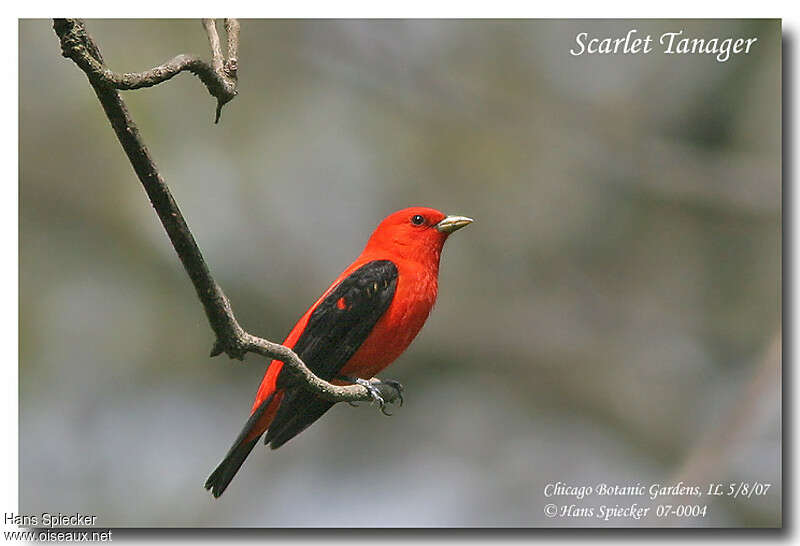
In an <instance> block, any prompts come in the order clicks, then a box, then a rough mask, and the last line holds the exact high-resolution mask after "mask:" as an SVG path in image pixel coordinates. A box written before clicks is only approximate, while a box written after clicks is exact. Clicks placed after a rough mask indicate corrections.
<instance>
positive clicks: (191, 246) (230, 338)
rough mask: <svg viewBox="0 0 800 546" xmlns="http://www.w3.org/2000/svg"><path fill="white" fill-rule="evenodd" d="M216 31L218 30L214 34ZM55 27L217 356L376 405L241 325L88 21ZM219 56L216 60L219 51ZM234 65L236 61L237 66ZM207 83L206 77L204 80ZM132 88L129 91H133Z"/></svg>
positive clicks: (386, 394)
mask: <svg viewBox="0 0 800 546" xmlns="http://www.w3.org/2000/svg"><path fill="white" fill-rule="evenodd" d="M228 21H229V22H226V27H227V28H228V29H229V30H228V32H229V34H228V54H229V59H228V65H229V66H228V70H231V69H232V68H233V69H234V74H235V67H236V58H235V56H234V55H235V54H236V50H237V48H238V37H239V33H238V28H239V27H238V23H236V22H235V20H234V19H230V20H228ZM204 26H206V29H207V31H208V33H209V41H210V42H211V46H212V50H219V49H220V46H219V38H218V37H217V38H216V46H215V45H214V37H215V36H216V27H215V26H213V25H208V24H206V23H205V22H204ZM211 28H213V32H212V30H211ZM53 29H54V30H55V32H56V35H57V36H58V37H59V39H60V40H61V49H62V53H63V55H64V56H65V57H68V58H70V59H72V60H73V61H75V63H76V64H77V65H78V66H79V67H80V68H81V69H82V70H83V71H84V72H85V73H86V75H87V77H88V78H89V83H90V84H91V85H92V88H93V89H94V92H95V94H96V95H97V98H98V99H99V100H100V104H101V105H102V106H103V110H105V113H106V116H107V117H108V120H109V121H110V122H111V127H112V128H113V129H114V132H115V133H116V135H117V138H118V139H119V142H120V144H121V145H122V148H123V150H125V153H126V154H127V156H128V159H129V160H130V162H131V165H132V166H133V169H134V171H136V174H137V176H138V177H139V180H140V181H141V183H142V186H144V190H145V192H146V193H147V196H148V197H149V198H150V202H151V203H152V205H153V208H154V209H155V211H156V214H158V217H159V219H160V220H161V224H162V225H163V226H164V229H165V230H166V232H167V235H168V236H169V239H170V241H171V242H172V246H173V247H174V248H175V252H177V254H178V257H179V258H180V260H181V262H182V263H183V267H184V268H185V269H186V272H187V273H188V274H189V278H190V279H191V281H192V284H193V285H194V287H195V290H196V291H197V296H198V298H199V299H200V302H201V303H202V304H203V308H204V309H205V312H206V316H207V317H208V321H209V324H210V325H211V329H212V330H213V331H214V333H215V334H216V336H217V340H216V342H215V343H214V348H213V349H212V351H211V356H217V355H219V354H221V353H223V352H224V353H226V354H227V355H228V356H229V357H230V358H236V359H239V360H242V359H243V358H244V355H245V354H246V353H256V354H259V355H261V356H265V357H267V358H271V359H276V360H280V361H281V362H283V363H284V364H286V366H287V367H288V368H287V369H289V370H290V371H291V373H292V375H293V376H294V379H295V380H296V381H298V382H301V383H302V384H303V386H304V387H305V388H307V389H309V390H311V391H312V392H314V393H315V394H317V395H318V396H320V397H321V398H324V399H325V400H328V401H330V402H359V401H371V400H372V397H371V395H370V393H369V391H368V390H367V389H366V388H365V387H363V386H361V385H348V386H337V385H333V384H331V383H328V382H327V381H324V380H322V379H320V378H319V377H317V376H316V375H314V373H313V372H312V371H311V370H309V369H308V367H307V366H306V365H305V364H304V363H303V361H302V360H300V357H298V356H297V354H295V352H294V351H292V350H291V349H289V348H288V347H285V346H283V345H280V344H278V343H273V342H271V341H268V340H266V339H262V338H259V337H256V336H254V335H251V334H249V333H247V332H245V331H244V329H242V327H241V326H239V323H238V322H237V321H236V317H235V316H234V314H233V310H232V309H231V305H230V302H229V301H228V298H227V297H226V296H225V294H224V293H223V291H222V288H220V287H219V285H218V284H217V283H216V282H215V281H214V279H213V277H212V276H211V272H210V271H209V269H208V265H206V262H205V259H204V258H203V255H202V254H201V253H200V249H199V248H198V247H197V243H196V242H195V240H194V236H193V235H192V232H191V231H190V230H189V226H188V225H187V224H186V221H185V220H184V218H183V215H182V214H181V211H180V209H179V208H178V204H177V203H176V202H175V200H174V199H173V197H172V194H171V193H170V191H169V188H168V187H167V184H166V182H164V179H163V178H162V177H161V174H160V173H159V172H158V168H157V167H156V164H155V162H154V161H153V158H152V157H151V156H150V152H149V151H148V150H147V147H146V146H145V145H144V142H143V141H142V138H141V136H140V134H139V130H138V129H137V128H136V124H135V123H134V122H133V119H131V117H130V114H129V113H128V109H127V107H126V106H125V103H124V102H123V101H122V97H121V96H120V94H119V92H118V91H117V89H118V88H122V87H119V86H118V85H117V84H116V83H115V81H116V80H114V78H113V77H112V78H110V79H109V77H107V76H108V75H109V74H111V75H112V76H115V77H116V75H114V74H113V73H112V72H110V71H108V70H107V69H106V68H105V67H104V65H103V58H102V56H101V54H100V50H99V49H98V48H97V45H96V44H95V42H94V40H93V39H92V37H91V36H90V35H89V34H88V33H87V32H86V27H85V26H84V24H83V21H81V20H79V19H54V22H53ZM212 34H213V36H212ZM214 55H215V56H216V53H214ZM220 55H221V54H220ZM179 57H180V56H179ZM177 58H178V57H176V59H177ZM173 60H174V59H173ZM231 61H233V64H232V67H231ZM215 62H216V61H215ZM158 68H160V67H156V69H153V70H151V71H148V72H149V73H152V72H153V71H154V70H157V69H158ZM212 71H213V70H212ZM215 73H216V72H215ZM145 74H147V73H145ZM173 75H174V74H173ZM198 75H199V74H198ZM123 76H127V75H123ZM132 76H134V77H136V76H138V77H139V78H140V80H141V79H146V78H147V77H149V76H147V77H146V76H144V75H142V74H139V75H132ZM169 77H172V76H169ZM169 77H164V78H162V79H161V80H159V81H155V80H150V81H151V82H152V83H149V84H147V85H141V87H147V86H149V85H156V84H157V83H160V82H161V81H165V80H167V79H169ZM201 79H203V78H202V76H201ZM117 83H118V82H117ZM132 88H133V87H129V89H132ZM212 94H213V92H212ZM234 94H235V92H234ZM231 98H232V97H231ZM371 381H372V383H373V384H374V386H375V388H377V389H378V390H379V392H380V393H381V396H382V397H383V399H384V400H385V401H387V402H392V401H394V400H400V399H401V394H400V391H399V389H397V388H395V387H393V386H392V385H390V384H386V383H381V382H379V381H378V380H377V379H374V378H373V380H371Z"/></svg>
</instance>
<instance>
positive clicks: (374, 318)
mask: <svg viewBox="0 0 800 546" xmlns="http://www.w3.org/2000/svg"><path fill="white" fill-rule="evenodd" d="M396 288H397V266H395V265H394V264H393V263H392V262H391V261H389V260H375V261H372V262H369V263H367V264H364V265H363V266H361V267H359V268H358V269H356V270H355V271H353V273H351V274H350V275H349V276H348V277H347V278H346V279H344V280H343V281H342V282H341V283H339V285H338V286H337V287H336V288H335V289H334V290H333V291H332V292H331V293H330V294H328V296H327V297H326V298H325V299H324V300H322V301H321V302H320V304H319V305H318V306H317V308H316V309H315V310H314V312H313V313H311V316H310V317H309V319H308V324H306V328H305V330H303V333H302V334H301V335H300V338H299V339H298V340H297V343H295V345H294V351H295V352H296V353H297V355H298V356H299V357H300V359H301V360H302V361H303V362H305V364H306V366H308V367H309V369H310V370H311V371H312V372H314V373H315V374H316V375H317V376H318V377H320V378H322V379H324V380H326V381H330V380H331V379H333V377H335V376H336V375H337V374H338V373H339V370H341V369H342V367H343V366H344V365H345V364H346V363H347V361H348V360H350V358H351V357H352V356H353V355H354V354H355V352H356V351H357V350H358V348H359V347H361V344H362V343H363V342H364V340H365V339H367V336H369V334H370V332H372V328H373V327H374V326H375V323H376V322H378V319H380V318H381V316H382V315H383V313H384V312H385V311H386V309H387V308H388V307H389V304H390V303H391V302H392V298H394V293H395V289H396ZM281 379H282V377H280V376H279V378H278V386H279V387H280V386H281ZM283 379H284V381H286V379H288V377H283ZM331 406H333V403H332V402H328V401H327V400H322V399H320V398H317V397H316V396H315V395H314V394H312V393H310V392H309V391H307V390H305V389H303V388H302V387H289V388H288V389H287V392H286V394H285V395H284V397H283V401H282V402H281V405H280V408H279V409H278V412H277V413H276V415H275V418H274V419H273V421H272V424H271V425H270V427H269V430H268V431H267V434H266V436H265V437H264V443H265V444H270V447H272V449H277V448H279V447H280V446H282V445H283V444H285V443H286V442H288V441H289V440H291V439H292V438H294V437H295V436H297V435H298V434H300V433H301V432H302V431H303V430H305V429H306V428H307V427H308V426H309V425H311V424H312V423H313V422H314V421H316V420H317V419H319V418H320V417H322V414H324V413H325V412H326V411H328V410H329V409H330V408H331Z"/></svg>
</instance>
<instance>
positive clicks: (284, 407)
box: [205, 207, 472, 497]
mask: <svg viewBox="0 0 800 546" xmlns="http://www.w3.org/2000/svg"><path fill="white" fill-rule="evenodd" d="M470 223H472V219H470V218H466V217H464V216H445V215H444V214H442V213H441V212H439V211H438V210H435V209H431V208H426V207H411V208H407V209H403V210H401V211H398V212H395V213H394V214H391V215H389V216H387V217H386V218H385V219H384V220H383V221H382V222H381V223H380V224H379V225H378V227H377V228H376V229H375V231H374V232H373V233H372V236H370V238H369V241H367V246H366V247H365V248H364V251H363V252H362V253H361V255H360V256H359V257H358V258H356V260H355V261H354V262H353V263H352V264H350V266H349V267H348V268H347V269H345V270H344V272H343V273H342V274H341V275H339V277H338V278H337V279H336V280H335V281H333V284H331V286H330V287H329V288H328V289H327V290H326V291H325V292H324V293H323V294H322V296H320V298H319V299H318V300H317V301H316V302H314V305H312V306H311V308H310V309H309V310H308V311H306V312H305V314H304V315H303V316H302V317H300V320H299V321H297V324H295V326H294V328H292V331H291V332H289V335H288V336H287V337H286V339H285V340H284V342H283V344H284V345H285V346H287V347H290V348H292V349H293V350H294V352H295V353H297V355H298V356H299V357H300V359H301V360H302V361H303V362H305V364H306V366H308V368H309V369H310V370H311V371H313V372H314V373H315V374H316V375H317V376H318V377H320V378H322V379H324V380H326V381H333V382H334V383H336V384H340V385H341V384H345V383H348V382H349V383H359V384H363V385H365V386H367V387H368V388H369V386H368V385H369V383H367V382H365V381H364V380H368V379H370V378H372V377H374V376H375V374H377V373H378V372H380V371H381V370H383V369H384V368H385V367H386V366H388V365H389V364H391V363H392V362H393V361H394V360H395V359H396V358H397V357H398V356H400V355H401V354H402V353H403V351H405V350H406V348H407V347H408V346H409V344H410V343H411V341H413V339H414V338H415V337H416V335H417V334H418V333H419V331H420V329H421V328H422V325H423V324H425V320H426V319H427V318H428V315H429V314H430V312H431V309H432V308H433V304H434V302H435V301H436V293H437V290H438V277H439V257H440V256H441V253H442V247H443V246H444V242H445V240H446V239H447V237H448V235H450V234H451V233H452V232H454V231H456V230H457V229H461V228H462V227H464V226H466V225H468V224H470ZM282 370H283V362H281V361H279V360H273V361H272V362H271V363H270V365H269V367H268V368H267V372H266V374H265V375H264V379H263V380H262V381H261V386H260V387H259V389H258V393H257V394H256V399H255V402H254V403H253V408H252V410H250V419H249V420H248V421H247V423H246V424H245V426H244V429H242V432H241V433H240V434H239V437H238V438H237V439H236V441H235V442H234V444H233V446H232V447H231V449H230V450H229V451H228V454H227V455H226V456H225V458H224V459H223V460H222V462H221V463H220V464H219V466H217V468H216V470H214V472H213V473H212V474H211V476H209V478H208V480H207V481H206V484H205V487H206V489H210V490H211V493H212V494H213V495H214V496H215V497H219V496H220V495H222V493H223V491H225V488H226V487H227V486H228V484H229V483H230V482H231V480H232V479H233V477H234V476H235V475H236V472H237V471H238V470H239V468H240V467H241V466H242V463H243V462H244V460H245V459H246V458H247V456H248V455H249V454H250V451H252V449H253V447H254V446H255V445H256V443H257V442H258V439H259V438H260V437H261V435H262V434H264V432H266V436H265V438H264V443H265V444H269V446H270V447H271V448H272V449H277V448H279V447H280V446H282V445H283V444H285V443H286V442H288V441H289V440H291V439H292V438H294V437H295V436H297V435H298V434H300V433H301V432H302V431H303V430H305V429H306V428H307V427H308V426H310V425H311V424H312V423H313V422H314V421H316V420H317V419H319V418H320V417H322V415H323V414H324V413H325V412H326V411H328V410H329V409H330V408H331V407H332V406H333V402H328V401H327V400H323V399H321V398H318V397H317V396H316V395H314V394H313V393H311V392H309V391H308V390H306V389H303V388H302V387H301V386H291V383H290V377H289V376H288V373H286V374H284V373H282ZM371 394H372V395H373V398H374V399H375V400H376V401H377V402H379V403H380V404H381V407H382V406H383V400H382V399H381V398H380V396H379V394H378V391H377V389H371Z"/></svg>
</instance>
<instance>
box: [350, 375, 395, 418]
mask: <svg viewBox="0 0 800 546" xmlns="http://www.w3.org/2000/svg"><path fill="white" fill-rule="evenodd" d="M355 382H356V384H357V385H361V386H362V387H364V388H365V389H367V392H368V393H369V396H370V398H372V401H373V402H375V403H376V404H378V407H379V408H380V409H381V413H383V414H384V415H391V413H389V412H387V411H386V401H385V400H384V399H383V397H382V396H381V391H380V390H379V389H378V388H377V387H376V386H375V385H374V384H373V383H372V382H370V381H369V379H361V378H360V377H357V378H356V381H355Z"/></svg>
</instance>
